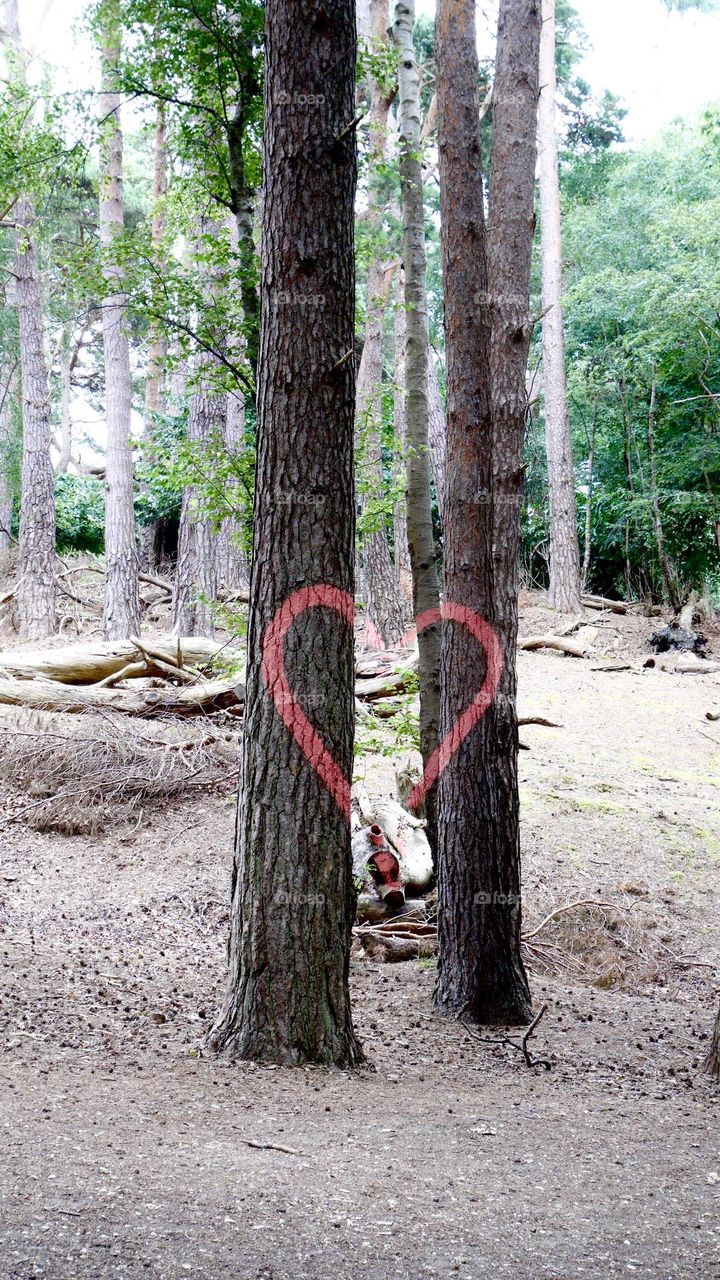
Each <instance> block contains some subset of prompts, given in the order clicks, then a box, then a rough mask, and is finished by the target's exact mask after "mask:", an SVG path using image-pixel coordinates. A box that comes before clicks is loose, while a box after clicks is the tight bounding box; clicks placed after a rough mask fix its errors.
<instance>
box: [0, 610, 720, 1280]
mask: <svg viewBox="0 0 720 1280" xmlns="http://www.w3.org/2000/svg"><path fill="white" fill-rule="evenodd" d="M543 613H544V611H543V610H542V609H541V608H539V607H532V608H528V609H527V610H526V611H525V617H524V620H523V628H524V630H525V631H526V632H527V631H528V630H541V629H547V628H546V625H544V622H543ZM546 620H547V615H545V619H544V621H545V622H546ZM541 624H543V625H541ZM601 625H602V626H603V627H606V628H607V630H608V635H607V640H606V643H605V645H604V647H605V648H606V649H607V651H608V652H613V651H614V649H613V645H615V644H616V642H617V650H618V651H620V652H632V653H638V652H641V651H643V650H644V646H645V643H646V639H647V636H648V635H649V633H650V631H651V630H652V629H653V628H654V626H655V625H656V623H655V622H654V621H649V620H648V619H646V618H640V617H634V618H633V619H631V620H627V621H623V622H621V623H620V624H619V626H620V631H619V632H616V630H615V628H616V623H615V621H613V620H605V621H603V622H602V624H601ZM715 647H716V648H717V646H715ZM519 662H520V689H521V694H520V711H521V714H533V713H534V714H541V715H545V716H548V717H549V718H551V719H554V720H558V721H560V722H561V723H562V725H563V728H562V729H545V728H540V727H528V728H527V729H524V730H523V738H524V740H525V741H526V742H527V744H528V745H529V746H530V747H531V750H530V751H526V752H523V753H522V754H521V757H520V769H521V785H522V808H523V847H524V880H525V892H526V919H527V922H528V927H532V925H533V924H534V923H536V922H538V921H539V920H540V919H541V918H542V917H543V915H544V914H545V912H546V911H547V910H549V909H551V908H552V907H553V906H555V905H558V904H561V903H566V902H571V901H573V900H576V899H578V898H583V899H588V898H589V899H601V900H602V901H606V902H611V903H613V904H616V905H617V913H616V914H615V915H613V913H605V916H603V913H601V912H595V911H592V910H591V911H586V912H585V913H584V914H583V915H582V916H581V918H580V920H579V922H578V921H574V919H573V917H572V915H571V916H568V917H566V918H565V920H563V919H560V920H558V921H557V922H556V923H555V924H553V925H550V926H549V927H548V928H547V929H546V930H544V931H543V935H542V937H543V938H544V939H546V940H547V941H549V942H551V943H553V944H555V945H559V946H561V947H563V948H565V949H568V948H569V949H570V950H571V951H572V952H573V954H574V962H573V964H572V965H568V964H563V965H560V966H557V967H555V968H554V969H553V970H552V971H549V970H548V966H547V959H548V954H547V953H545V954H544V956H542V955H540V954H535V955H534V954H533V953H532V952H531V953H530V955H529V963H530V973H531V981H532V987H533V994H534V998H535V1001H536V1005H537V1006H538V1007H539V1005H540V1003H541V1002H543V1001H545V1002H547V1004H548V1012H547V1013H546V1015H545V1017H544V1018H543V1021H542V1023H541V1024H540V1027H539V1029H538V1033H537V1038H536V1040H534V1041H533V1042H531V1043H532V1044H533V1045H534V1046H535V1051H536V1052H537V1053H538V1054H542V1056H543V1057H546V1058H548V1059H549V1060H550V1062H551V1064H552V1068H551V1070H550V1071H546V1070H544V1069H543V1068H541V1067H536V1068H534V1069H528V1068H527V1067H526V1066H525V1064H524V1061H523V1059H522V1056H521V1055H520V1054H519V1053H518V1052H517V1051H515V1050H513V1049H512V1048H510V1047H508V1046H505V1045H493V1044H487V1043H480V1042H479V1041H478V1040H477V1039H475V1038H471V1036H470V1035H469V1034H468V1033H467V1032H466V1031H465V1029H464V1028H463V1027H462V1026H461V1025H459V1024H457V1023H455V1022H452V1021H448V1020H446V1019H443V1018H440V1017H438V1016H437V1015H435V1014H434V1013H433V1011H432V1004H431V995H432V986H433V976H434V975H433V970H432V967H431V966H430V965H428V964H427V963H424V964H409V965H400V966H374V965H372V964H370V963H369V962H368V961H363V960H361V959H359V960H355V961H354V962H353V972H352V985H353V998H354V1009H355V1018H356V1023H357V1027H358V1030H359V1034H360V1036H361V1038H362V1040H363V1042H364V1045H365V1049H366V1052H367V1054H368V1058H369V1060H370V1065H369V1066H368V1068H366V1069H364V1070H363V1071H361V1072H358V1073H356V1074H348V1073H343V1072H329V1071H321V1070H316V1069H306V1070H299V1071H296V1072H291V1071H287V1070H284V1069H270V1068H260V1067H257V1066H253V1065H248V1064H231V1063H229V1062H227V1061H224V1060H219V1061H218V1060H216V1059H214V1058H212V1057H206V1056H204V1055H203V1051H202V1044H203V1033H204V1029H205V1028H206V1027H207V1026H208V1024H209V1020H210V1018H211V1017H212V1014H213V1012H214V1010H215V1009H216V1007H217V1005H218V1002H219V998H220V993H221V990H222V984H223V980H224V954H225V944H226V936H227V927H228V918H227V895H228V883H229V865H230V843H231V838H232V826H233V805H232V798H231V797H219V796H202V797H200V798H195V800H193V801H187V802H184V803H183V804H181V805H175V806H173V807H172V808H170V809H169V810H168V811H167V812H155V813H154V814H152V815H149V816H148V818H147V821H146V822H145V823H144V824H143V825H141V826H140V827H139V828H137V829H136V830H131V829H128V828H122V829H119V830H107V831H106V832H105V833H103V834H101V835H100V836H98V837H95V838H92V839H89V838H87V837H60V836H58V835H48V834H42V833H39V832H36V831H31V830H28V829H27V828H26V827H24V826H22V825H20V824H19V823H14V824H5V825H0V1022H1V1024H2V1037H1V1039H0V1045H1V1052H2V1057H1V1059H0V1098H1V1100H2V1102H1V1108H2V1110H1V1114H0V1123H1V1124H2V1140H1V1143H0V1244H1V1247H0V1276H1V1277H2V1278H3V1280H6V1278H7V1280H11V1278H12V1280H35V1278H39V1277H44V1278H47V1280H54V1278H57V1280H61V1278H62V1280H74V1278H76V1277H82V1278H83V1280H86V1278H87V1280H90V1278H92V1280H95V1278H96V1277H97V1278H98V1280H106V1278H108V1280H109V1278H111V1277H112V1280H120V1278H121V1277H128V1278H129V1280H130V1278H132V1280H135V1278H136V1277H149V1280H178V1278H180V1277H191V1280H219V1278H221V1277H225V1276H227V1277H233V1280H246V1278H247V1280H251V1278H252V1280H303V1278H307V1280H330V1278H332V1280H357V1278H358V1277H360V1276H362V1277H363V1280H395V1278H397V1280H400V1278H402V1280H406V1278H407V1280H417V1278H418V1277H422V1276H437V1277H455V1276H463V1275H465V1276H467V1277H469V1278H473V1280H480V1278H484V1277H494V1278H496V1277H497V1278H500V1277H513V1278H514V1280H526V1278H529V1277H533V1278H535V1277H542V1278H543V1280H578V1277H590V1276H592V1277H598V1278H599V1277H614V1276H626V1275H635V1276H639V1277H647V1278H648V1280H697V1278H704V1277H710V1278H718V1277H720V1141H719V1139H718V1126H719V1122H720V1107H719V1103H720V1088H718V1086H716V1085H713V1084H711V1083H710V1082H709V1081H708V1079H707V1078H706V1077H704V1076H703V1075H702V1074H701V1073H700V1071H699V1068H700V1065H701V1063H702V1059H703V1056H704V1054H705V1052H706V1048H707V1037H708V1033H709V1031H710V1029H711V1026H712V1023H713V1019H714V1016H715V1010H716V1007H717V997H718V991H717V980H716V971H715V970H714V969H713V968H712V967H703V966H714V965H720V926H718V919H717V902H718V889H719V887H720V817H719V814H718V810H719V809H720V806H719V805H718V797H719V795H720V723H715V724H713V723H710V722H708V721H707V720H706V719H705V712H706V711H707V710H710V709H712V708H715V709H716V710H717V709H718V708H719V707H720V677H718V676H703V677H697V676H685V677H682V676H676V675H670V674H667V673H664V672H657V671H646V672H639V671H638V672H636V671H631V672H617V673H612V674H608V673H605V672H596V671H593V670H592V669H591V668H592V665H593V663H592V662H588V661H577V660H574V659H570V658H563V657H561V656H559V655H552V654H543V653H536V654H521V655H520V659H519ZM373 767H374V766H373V763H372V762H371V764H370V767H369V776H370V777H371V778H372V770H373ZM377 776H378V777H387V768H386V767H385V772H384V773H383V770H382V768H381V766H380V765H378V770H377ZM0 821H2V818H1V815H0ZM603 921H604V923H603ZM581 964H582V966H583V967H582V968H580V967H578V966H579V965H581ZM251 1144H256V1145H251ZM273 1144H274V1145H273ZM279 1148H287V1150H280V1149H279Z"/></svg>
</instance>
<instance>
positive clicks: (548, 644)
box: [518, 634, 588, 658]
mask: <svg viewBox="0 0 720 1280" xmlns="http://www.w3.org/2000/svg"><path fill="white" fill-rule="evenodd" d="M518 649H524V650H528V651H530V652H532V651H533V650H535V649H558V650H559V652H560V653H567V654H569V656H570V657H571V658H586V657H587V654H588V650H587V645H586V644H582V643H577V642H576V641H574V640H568V639H567V638H566V637H565V636H556V635H549V634H548V635H545V636H528V637H527V639H526V640H519V641H518Z"/></svg>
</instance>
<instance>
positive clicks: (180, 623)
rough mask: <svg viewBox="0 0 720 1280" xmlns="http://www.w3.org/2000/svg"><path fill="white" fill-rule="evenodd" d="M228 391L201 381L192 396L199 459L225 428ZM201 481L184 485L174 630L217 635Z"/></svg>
mask: <svg viewBox="0 0 720 1280" xmlns="http://www.w3.org/2000/svg"><path fill="white" fill-rule="evenodd" d="M225 400H226V396H225V393H224V392H222V393H218V392H216V391H213V390H212V389H211V387H209V386H207V385H205V386H200V387H199V388H198V389H197V390H196V391H194V392H193V394H192V396H191V397H190V412H189V415H188V441H189V443H190V445H191V446H195V448H196V450H197V460H198V465H199V466H200V465H201V462H202V458H203V455H204V454H207V455H208V456H210V454H211V446H213V445H215V446H217V443H218V441H219V440H221V439H222V435H223V432H224V428H225ZM202 488H203V486H202V483H201V484H187V485H186V486H185V488H184V490H183V498H182V508H181V511H180V529H179V535H178V557H177V568H176V570H175V582H174V588H173V607H172V622H173V631H174V633H175V634H176V635H179V636H213V635H214V633H215V627H214V623H213V605H214V603H215V600H216V597H217V576H216V566H215V536H214V534H213V529H212V522H211V519H210V515H209V512H208V508H207V499H206V498H205V496H204V494H203V491H202Z"/></svg>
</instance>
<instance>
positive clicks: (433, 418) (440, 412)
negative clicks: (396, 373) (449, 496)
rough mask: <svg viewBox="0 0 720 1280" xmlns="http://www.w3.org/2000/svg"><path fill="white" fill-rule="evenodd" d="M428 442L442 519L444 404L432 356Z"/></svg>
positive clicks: (441, 517)
mask: <svg viewBox="0 0 720 1280" xmlns="http://www.w3.org/2000/svg"><path fill="white" fill-rule="evenodd" d="M428 410H429V418H428V443H429V445H430V466H431V467H432V475H433V480H434V482H435V493H436V495H437V503H438V509H439V511H440V519H441V520H442V519H443V503H444V501H445V406H444V404H443V402H442V396H441V395H440V383H439V382H438V376H437V370H436V368H435V362H434V360H433V359H432V356H431V357H430V359H429V360H428Z"/></svg>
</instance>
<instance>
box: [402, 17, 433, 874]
mask: <svg viewBox="0 0 720 1280" xmlns="http://www.w3.org/2000/svg"><path fill="white" fill-rule="evenodd" d="M414 26H415V0H398V2H397V3H396V5H395V21H394V23H393V28H392V33H393V40H394V42H395V45H396V47H397V49H398V52H399V55H400V58H399V68H398V90H399V108H398V123H399V129H400V139H399V143H400V190H401V197H402V222H403V265H404V268H405V313H406V320H405V325H406V328H405V385H406V396H405V421H406V427H407V443H408V449H407V530H408V545H409V547H410V562H411V564H412V577H413V610H414V614H415V617H416V618H420V617H422V616H423V615H424V614H428V613H429V612H430V611H431V610H432V611H437V610H438V609H439V606H440V590H439V587H438V576H437V568H436V565H435V540H434V538H433V526H432V502H431V497H430V455H429V449H428V345H429V343H428V310H427V279H426V277H427V264H426V258H425V211H424V204H423V179H422V163H421V145H422V144H421V142H420V133H421V128H422V121H421V117H420V73H419V71H418V65H417V60H416V57H415V48H414V45H413V29H414ZM440 641H441V627H440V622H439V620H438V621H437V622H435V623H434V624H432V625H430V626H423V627H419V628H418V637H417V642H418V653H419V659H420V661H419V667H418V672H419V688H420V750H421V752H422V758H423V764H424V765H425V766H426V767H427V766H428V764H429V763H430V758H431V756H432V754H433V752H434V751H435V750H436V748H437V745H438V731H439V725H440ZM425 812H426V816H427V822H428V839H429V840H430V845H431V848H432V850H433V853H434V852H435V850H436V848H437V787H436V786H431V787H429V789H428V790H427V792H426V794H425Z"/></svg>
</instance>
